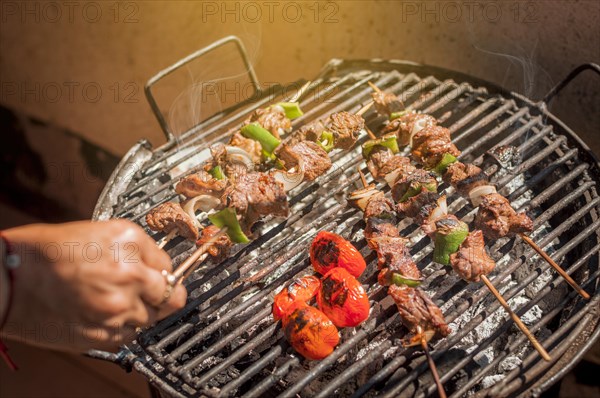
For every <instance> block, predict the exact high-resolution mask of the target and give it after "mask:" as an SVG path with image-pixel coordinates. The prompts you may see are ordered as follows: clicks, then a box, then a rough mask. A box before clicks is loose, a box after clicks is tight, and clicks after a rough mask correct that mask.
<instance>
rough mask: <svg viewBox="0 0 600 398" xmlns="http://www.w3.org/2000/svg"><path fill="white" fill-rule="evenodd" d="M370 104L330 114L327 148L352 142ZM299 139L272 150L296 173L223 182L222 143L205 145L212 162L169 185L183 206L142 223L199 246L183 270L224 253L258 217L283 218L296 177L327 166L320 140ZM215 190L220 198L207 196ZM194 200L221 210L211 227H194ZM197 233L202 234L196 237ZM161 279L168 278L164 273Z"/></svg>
mask: <svg viewBox="0 0 600 398" xmlns="http://www.w3.org/2000/svg"><path fill="white" fill-rule="evenodd" d="M371 105H372V103H370V104H368V105H366V106H363V107H362V108H361V109H360V110H359V111H358V112H357V113H356V114H354V115H351V114H349V113H347V112H340V113H338V114H333V115H332V116H330V120H332V122H331V124H329V125H328V127H330V128H332V130H333V131H334V133H335V136H334V140H333V141H332V145H333V146H338V147H340V148H343V149H346V147H351V146H352V145H353V144H354V142H355V141H356V139H357V138H358V132H359V131H360V130H362V128H363V127H364V120H363V119H362V117H361V116H362V114H364V112H366V111H367V110H368V109H369V108H370V106H371ZM336 115H337V116H336ZM304 141H306V142H301V141H298V142H296V144H295V145H294V146H293V147H292V148H286V147H284V145H282V148H278V150H281V151H280V152H278V154H279V155H280V157H281V159H282V160H283V161H284V162H287V163H288V164H290V165H293V166H295V167H297V168H298V169H301V167H300V166H301V164H302V166H303V167H302V170H301V171H302V173H295V174H290V173H285V172H281V171H271V172H248V170H247V169H244V170H241V169H238V170H235V169H234V170H231V172H232V173H235V177H234V178H232V179H231V180H225V181H223V180H222V179H223V178H224V176H223V175H222V174H223V169H227V165H226V164H225V163H223V160H224V158H225V156H224V151H223V149H224V147H223V145H222V144H220V145H219V144H218V145H217V146H215V147H214V148H211V152H212V155H213V160H212V162H210V163H208V164H206V165H205V167H204V170H201V171H200V172H199V173H197V174H193V175H190V176H187V177H185V178H184V179H182V180H181V181H180V182H179V183H178V184H177V186H176V188H175V190H176V192H178V193H180V194H183V195H184V196H187V197H188V200H187V201H186V202H185V203H186V204H185V205H184V207H185V208H187V210H186V211H183V209H182V207H181V205H179V204H177V203H173V202H166V203H163V204H162V205H159V206H157V208H155V209H153V210H151V211H150V212H149V213H148V215H147V217H146V221H147V224H148V226H149V227H150V228H151V229H153V230H160V231H164V232H166V233H167V234H168V235H174V234H180V235H182V236H184V237H186V238H188V239H190V240H197V242H196V243H197V245H198V246H199V247H198V249H197V250H196V251H195V252H194V253H193V254H192V256H191V257H190V259H192V260H190V259H188V260H189V261H191V263H188V260H186V263H185V264H186V266H187V267H188V268H189V267H191V265H192V264H194V263H196V262H197V261H198V260H201V261H204V259H206V258H207V256H208V255H209V254H210V255H212V256H213V257H219V256H223V255H225V256H226V255H227V254H228V250H229V247H230V246H232V245H233V243H234V242H235V243H247V242H249V239H248V237H247V236H246V235H247V234H249V233H250V230H251V227H252V226H253V225H254V223H255V222H256V221H258V220H259V219H260V218H261V217H262V216H266V215H275V216H282V217H287V215H288V211H289V210H288V204H287V196H286V191H288V190H289V189H291V188H293V187H295V186H297V185H298V184H299V183H300V182H302V180H308V181H310V180H313V179H314V178H316V177H317V176H318V175H321V174H323V173H324V172H325V171H327V170H328V169H329V168H330V167H331V160H330V159H329V156H328V154H327V151H326V150H325V149H324V148H323V146H322V145H321V144H316V143H314V142H312V141H307V140H304ZM331 149H332V148H331ZM284 151H285V153H284ZM222 166H223V167H222ZM298 176H300V179H298V178H297V177H298ZM217 177H220V178H221V179H219V178H217ZM290 178H291V179H294V178H296V180H297V181H292V182H291V184H290V181H289V179H290ZM217 194H218V195H220V198H215V197H214V196H212V195H217ZM198 199H199V200H198ZM215 201H216V202H215ZM196 202H198V203H196ZM197 204H199V205H200V208H201V209H202V210H203V211H209V210H211V209H214V208H223V210H221V211H219V212H218V213H216V214H213V215H211V216H209V219H210V220H211V222H212V223H213V224H214V225H213V226H211V227H207V228H205V229H203V230H202V233H201V234H200V233H199V231H198V227H199V225H198V224H197V222H196V220H195V217H193V216H192V215H193V214H194V211H195V207H196V205H197ZM194 215H195V214H194ZM218 228H221V229H218ZM225 232H227V236H228V238H227V237H226V236H225ZM199 235H202V236H200V239H198V236H199ZM166 241H167V239H165V241H164V242H163V243H161V244H162V245H163V246H164V244H166ZM191 269H193V268H191ZM178 270H179V268H178ZM182 272H186V270H184V271H182ZM189 272H191V271H189ZM182 275H183V274H182ZM165 278H166V279H168V278H167V276H165ZM171 279H172V278H171Z"/></svg>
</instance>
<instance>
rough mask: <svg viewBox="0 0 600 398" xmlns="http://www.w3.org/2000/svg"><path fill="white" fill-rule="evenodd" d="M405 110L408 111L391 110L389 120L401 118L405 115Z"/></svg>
mask: <svg viewBox="0 0 600 398" xmlns="http://www.w3.org/2000/svg"><path fill="white" fill-rule="evenodd" d="M407 112H408V111H400V112H392V113H391V114H390V121H392V120H394V119H399V118H401V117H402V116H404V115H406V113H407Z"/></svg>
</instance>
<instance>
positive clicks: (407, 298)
mask: <svg viewBox="0 0 600 398" xmlns="http://www.w3.org/2000/svg"><path fill="white" fill-rule="evenodd" d="M358 172H359V174H360V178H361V180H362V183H363V189H362V190H359V191H357V192H355V193H353V194H351V195H350V198H349V201H350V203H351V205H353V206H354V207H357V208H359V209H360V210H362V211H363V212H364V218H365V221H366V223H367V227H366V228H365V238H366V239H367V242H368V244H369V247H371V249H373V250H375V251H376V252H377V257H378V266H379V267H380V269H381V271H380V273H379V277H378V281H379V283H380V284H381V285H384V286H386V285H388V286H390V287H389V290H388V294H389V295H390V296H391V297H392V298H393V299H394V301H395V302H396V304H397V306H398V311H399V312H400V315H401V319H402V322H403V323H404V324H405V326H406V327H407V328H408V329H409V330H410V331H411V332H416V336H415V337H414V338H412V339H411V340H410V342H409V343H408V344H407V345H408V346H411V345H414V344H415V343H416V344H420V345H421V347H422V348H423V350H424V351H425V355H426V356H427V361H428V363H429V368H430V369H431V373H432V375H433V378H434V380H435V383H436V385H437V389H438V393H439V395H440V398H446V392H445V391H444V386H443V385H442V382H441V380H440V377H439V374H438V371H437V367H436V365H435V362H434V361H433V358H432V357H431V354H430V352H429V346H428V343H427V340H428V338H427V337H429V338H431V337H433V334H434V333H435V331H437V332H438V333H440V334H441V335H442V336H446V335H448V334H449V333H450V330H449V329H448V326H447V325H446V323H445V321H444V318H443V315H442V312H441V310H440V309H439V308H438V307H437V306H436V305H435V304H434V303H433V301H431V299H429V298H428V297H427V295H426V294H425V292H423V291H421V290H420V289H419V288H418V283H420V282H419V279H420V276H421V274H420V272H419V270H418V268H417V266H416V264H415V263H414V261H412V259H411V257H410V254H409V253H408V249H407V248H406V246H405V245H404V238H402V237H401V236H400V234H399V231H398V229H397V228H396V227H395V225H394V223H392V222H391V220H390V213H393V212H394V211H393V207H392V206H391V203H390V201H389V200H388V199H386V198H385V197H384V195H383V192H381V191H378V190H376V189H375V188H374V186H372V185H371V186H369V185H368V184H367V180H366V178H365V176H364V174H363V173H362V171H361V170H360V167H359V168H358ZM363 199H364V200H363ZM382 260H383V261H382ZM423 304H424V306H423ZM435 318H437V320H434V319H435ZM419 321H421V322H419ZM424 326H425V327H427V329H429V328H430V327H432V326H433V329H434V331H433V333H432V331H430V330H424Z"/></svg>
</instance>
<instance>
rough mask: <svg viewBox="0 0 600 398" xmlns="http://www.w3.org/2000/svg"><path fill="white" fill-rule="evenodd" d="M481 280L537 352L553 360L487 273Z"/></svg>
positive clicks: (546, 359)
mask: <svg viewBox="0 0 600 398" xmlns="http://www.w3.org/2000/svg"><path fill="white" fill-rule="evenodd" d="M481 280H482V281H483V283H485V285H486V286H487V288H488V289H490V292H492V294H493V295H494V296H495V297H496V299H497V300H498V301H499V302H500V304H501V305H502V307H504V309H505V310H506V312H508V314H509V315H510V317H511V318H512V320H513V321H515V323H516V324H517V326H518V327H519V329H521V332H523V334H524V335H525V336H526V337H527V338H528V339H529V341H530V342H531V344H532V345H533V347H534V348H535V349H536V350H537V352H538V353H539V354H540V355H541V357H542V358H544V360H545V361H547V362H550V361H552V358H550V355H549V354H548V352H547V351H546V349H545V348H544V347H542V345H541V344H540V342H539V341H538V340H537V339H536V338H535V336H534V335H533V333H531V331H530V330H529V329H528V328H527V326H526V325H525V324H524V323H523V321H521V318H519V317H518V316H517V314H515V313H514V311H513V310H512V309H511V308H510V307H509V306H508V303H507V302H506V300H504V297H502V295H501V294H500V292H499V291H498V290H496V288H495V287H494V285H493V284H492V282H491V281H490V280H489V279H488V277H487V276H486V275H481Z"/></svg>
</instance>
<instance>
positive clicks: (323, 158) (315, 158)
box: [276, 141, 331, 181]
mask: <svg viewBox="0 0 600 398" xmlns="http://www.w3.org/2000/svg"><path fill="white" fill-rule="evenodd" d="M276 154H277V157H278V158H279V160H281V161H282V162H283V163H284V165H285V167H286V168H287V169H288V170H289V169H291V168H293V167H296V166H298V164H299V163H300V162H301V163H302V167H303V169H304V179H305V180H307V181H313V180H314V179H315V178H317V177H318V176H320V175H322V174H323V173H325V172H326V171H327V170H329V169H330V168H331V159H330V158H329V155H328V154H327V152H325V150H324V149H323V148H321V147H320V146H319V145H318V144H316V143H314V142H312V141H302V142H299V143H297V144H295V145H293V146H289V145H285V144H283V145H280V146H279V147H278V148H277V149H276Z"/></svg>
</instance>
